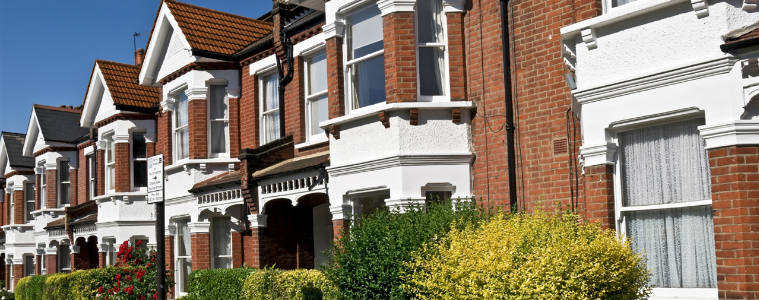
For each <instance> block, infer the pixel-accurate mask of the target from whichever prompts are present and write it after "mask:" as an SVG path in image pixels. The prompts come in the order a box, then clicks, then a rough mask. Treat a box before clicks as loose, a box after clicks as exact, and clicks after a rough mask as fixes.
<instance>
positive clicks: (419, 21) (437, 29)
mask: <svg viewBox="0 0 759 300" xmlns="http://www.w3.org/2000/svg"><path fill="white" fill-rule="evenodd" d="M444 16H445V14H444V13H443V3H442V1H441V0H418V1H417V2H416V61H417V70H418V72H417V74H418V84H419V89H418V91H419V96H420V97H421V98H422V99H424V98H425V96H428V97H429V96H443V95H445V94H446V86H447V84H446V74H447V72H446V70H447V68H446V37H445V20H444Z"/></svg>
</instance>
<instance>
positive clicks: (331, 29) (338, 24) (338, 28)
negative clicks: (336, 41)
mask: <svg viewBox="0 0 759 300" xmlns="http://www.w3.org/2000/svg"><path fill="white" fill-rule="evenodd" d="M322 32H323V33H324V40H328V39H331V38H333V37H339V38H342V37H343V34H345V23H343V22H342V21H340V20H335V22H334V23H327V24H324V26H322Z"/></svg>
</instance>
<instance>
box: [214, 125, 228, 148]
mask: <svg viewBox="0 0 759 300" xmlns="http://www.w3.org/2000/svg"><path fill="white" fill-rule="evenodd" d="M211 152H212V153H226V152H227V122H226V121H212V122H211Z"/></svg>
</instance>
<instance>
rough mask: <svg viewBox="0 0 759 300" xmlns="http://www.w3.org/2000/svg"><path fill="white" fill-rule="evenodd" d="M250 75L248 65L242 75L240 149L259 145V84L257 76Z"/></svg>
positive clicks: (243, 69)
mask: <svg viewBox="0 0 759 300" xmlns="http://www.w3.org/2000/svg"><path fill="white" fill-rule="evenodd" d="M249 74H250V65H246V66H244V67H243V68H242V71H241V75H240V77H241V82H240V86H241V90H240V149H245V148H255V147H256V146H257V145H258V102H257V101H258V92H257V85H258V84H257V83H256V76H254V75H249ZM230 111H231V110H230ZM238 155H239V153H238Z"/></svg>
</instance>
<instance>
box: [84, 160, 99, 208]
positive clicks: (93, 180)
mask: <svg viewBox="0 0 759 300" xmlns="http://www.w3.org/2000/svg"><path fill="white" fill-rule="evenodd" d="M85 158H86V160H87V162H86V163H87V196H88V198H87V200H92V199H93V198H95V197H96V196H97V156H95V153H91V154H88V155H87V156H86V157H85Z"/></svg>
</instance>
